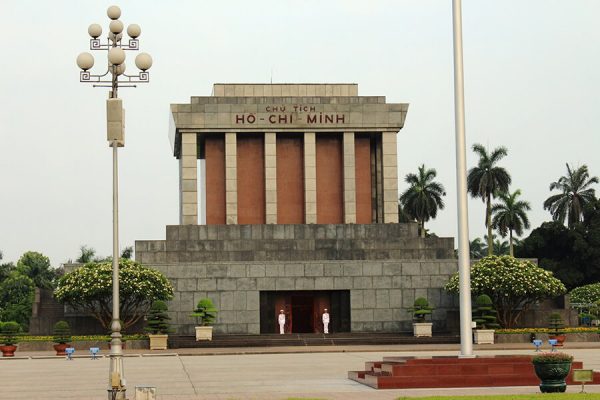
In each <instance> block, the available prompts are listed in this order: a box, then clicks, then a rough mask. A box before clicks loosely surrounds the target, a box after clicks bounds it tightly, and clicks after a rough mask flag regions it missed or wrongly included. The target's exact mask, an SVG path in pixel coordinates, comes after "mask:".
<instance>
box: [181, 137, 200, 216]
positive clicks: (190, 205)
mask: <svg viewBox="0 0 600 400" xmlns="http://www.w3.org/2000/svg"><path fill="white" fill-rule="evenodd" d="M196 136H197V135H196V133H182V134H181V154H180V156H179V206H180V207H179V224H180V225H198V170H197V165H198V148H197V138H196Z"/></svg>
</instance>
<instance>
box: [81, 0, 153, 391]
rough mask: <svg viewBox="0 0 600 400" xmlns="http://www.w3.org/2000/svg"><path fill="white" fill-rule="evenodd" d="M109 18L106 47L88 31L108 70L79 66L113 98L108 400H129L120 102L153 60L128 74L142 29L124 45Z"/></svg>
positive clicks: (84, 56)
mask: <svg viewBox="0 0 600 400" xmlns="http://www.w3.org/2000/svg"><path fill="white" fill-rule="evenodd" d="M107 15H108V17H109V18H110V19H111V21H110V25H109V33H108V37H107V42H106V43H101V40H100V39H98V38H99V37H100V35H102V27H101V26H100V25H98V24H92V25H90V26H89V28H88V33H89V35H90V36H91V37H92V38H91V39H90V50H100V51H107V52H108V68H107V70H106V72H104V73H103V74H101V75H94V74H92V73H91V72H90V71H89V70H90V69H91V68H92V67H93V66H94V57H93V56H92V55H91V54H90V53H81V54H80V55H79V56H78V57H77V66H78V67H79V68H81V71H80V73H79V80H80V82H86V83H92V84H93V86H94V87H109V88H111V90H110V92H109V96H108V97H109V98H108V100H107V101H106V117H107V129H106V132H107V140H108V142H109V146H110V147H112V149H113V255H112V281H113V288H112V289H113V292H112V296H113V302H112V303H113V304H112V306H113V308H112V322H111V331H112V333H111V335H110V336H111V341H110V346H111V347H110V369H109V375H108V382H109V383H108V398H109V399H119V400H124V399H125V391H126V381H125V373H124V370H123V348H122V342H121V321H120V317H119V304H120V303H119V172H118V154H117V149H118V148H119V147H124V146H125V132H124V129H125V128H124V120H125V112H124V110H123V104H122V101H121V99H119V98H118V89H119V87H136V83H147V82H149V80H150V75H149V73H148V69H150V67H151V66H152V57H150V55H149V54H147V53H140V54H138V55H137V57H136V58H135V65H136V66H137V67H138V68H139V69H140V71H139V72H138V73H137V74H134V75H128V74H125V50H133V51H136V50H139V41H138V37H139V36H140V34H141V29H140V27H139V26H138V25H136V24H131V25H129V26H128V27H127V35H128V36H129V37H130V39H129V41H128V42H127V43H123V29H124V26H123V22H121V21H120V20H119V17H120V16H121V9H120V8H119V7H117V6H110V7H109V8H108V10H107Z"/></svg>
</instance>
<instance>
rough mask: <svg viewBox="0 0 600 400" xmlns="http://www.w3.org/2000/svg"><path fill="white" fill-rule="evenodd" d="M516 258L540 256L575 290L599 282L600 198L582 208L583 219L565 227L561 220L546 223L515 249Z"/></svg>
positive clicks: (541, 261) (543, 262) (540, 261)
mask: <svg viewBox="0 0 600 400" xmlns="http://www.w3.org/2000/svg"><path fill="white" fill-rule="evenodd" d="M515 253H516V255H517V257H525V258H537V259H538V262H539V265H540V266H541V267H542V268H545V269H547V270H550V271H553V272H554V274H555V275H556V277H557V278H559V279H560V280H561V281H563V283H564V284H565V285H566V286H567V288H569V289H572V288H575V287H578V286H582V285H586V284H590V283H596V282H600V200H594V201H593V202H591V203H589V204H587V205H586V207H585V208H584V210H583V221H582V222H579V223H575V224H574V225H573V227H572V228H570V229H569V228H566V227H565V226H564V225H563V224H562V223H561V222H558V221H553V222H544V223H543V224H542V225H541V226H539V227H538V228H536V229H534V230H533V231H532V232H531V233H530V234H529V236H528V237H527V238H525V239H523V241H522V242H521V245H520V246H518V247H516V248H515Z"/></svg>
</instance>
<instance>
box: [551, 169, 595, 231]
mask: <svg viewBox="0 0 600 400" xmlns="http://www.w3.org/2000/svg"><path fill="white" fill-rule="evenodd" d="M593 183H598V177H597V176H592V177H591V178H590V173H589V172H588V167H587V165H582V166H581V167H579V168H577V169H575V170H572V169H571V167H570V166H569V164H568V163H567V176H561V177H560V178H559V179H558V181H556V182H552V183H551V184H550V190H554V189H558V190H560V191H562V193H560V194H555V195H553V196H550V197H548V198H547V199H546V201H544V209H545V210H549V211H550V213H551V214H552V219H553V220H554V221H559V222H560V223H562V224H564V223H565V217H566V219H567V226H568V227H569V228H572V227H573V225H575V223H577V222H580V221H581V219H582V216H583V209H584V207H585V206H586V205H587V204H588V203H590V202H592V201H594V200H595V199H596V192H595V190H594V189H593V188H591V187H590V186H591V185H592V184H593Z"/></svg>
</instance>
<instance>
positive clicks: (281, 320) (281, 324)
mask: <svg viewBox="0 0 600 400" xmlns="http://www.w3.org/2000/svg"><path fill="white" fill-rule="evenodd" d="M278 321H279V334H280V335H283V334H284V333H285V314H284V313H283V310H279V318H278Z"/></svg>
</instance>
